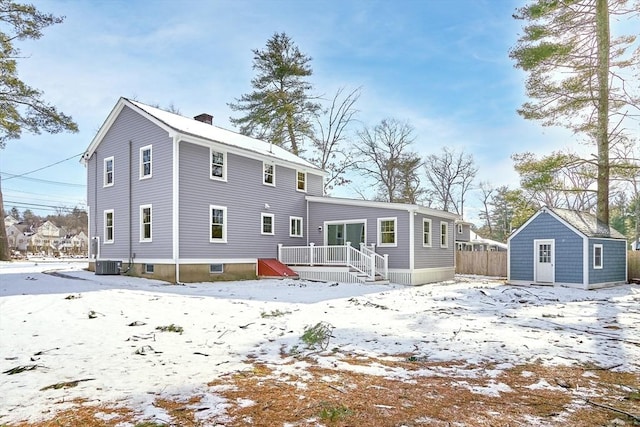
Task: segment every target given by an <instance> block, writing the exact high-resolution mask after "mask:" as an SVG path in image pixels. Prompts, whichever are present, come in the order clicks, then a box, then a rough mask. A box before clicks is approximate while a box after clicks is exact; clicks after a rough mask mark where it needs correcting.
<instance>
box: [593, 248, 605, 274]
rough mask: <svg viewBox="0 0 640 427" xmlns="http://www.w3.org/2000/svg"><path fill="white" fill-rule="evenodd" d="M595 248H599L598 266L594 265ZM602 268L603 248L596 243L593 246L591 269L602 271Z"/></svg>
mask: <svg viewBox="0 0 640 427" xmlns="http://www.w3.org/2000/svg"><path fill="white" fill-rule="evenodd" d="M596 248H600V265H597V264H596ZM603 268H604V247H603V246H602V243H596V244H594V245H593V269H594V270H602V269H603Z"/></svg>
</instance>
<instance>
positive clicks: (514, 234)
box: [507, 206, 589, 244]
mask: <svg viewBox="0 0 640 427" xmlns="http://www.w3.org/2000/svg"><path fill="white" fill-rule="evenodd" d="M543 212H546V213H548V214H550V215H551V216H552V217H554V218H555V219H556V220H558V221H560V223H562V224H563V225H565V226H567V228H568V229H569V230H571V231H573V232H574V233H576V234H577V235H578V236H580V237H581V238H583V239H584V238H588V237H589V236H587V235H586V234H584V233H583V232H582V231H580V230H578V229H577V228H575V227H574V226H573V225H571V224H569V223H568V222H567V221H565V220H564V219H562V218H561V217H559V216H558V215H556V214H555V213H554V212H553V211H552V210H551V209H549V208H547V207H546V206H543V207H541V208H540V210H538V212H536V213H535V214H533V215H532V216H531V218H529V219H528V220H527V221H526V222H525V223H524V224H522V225H521V226H520V227H518V229H517V230H516V231H514V232H513V233H511V235H510V236H509V237H508V238H507V244H508V243H509V240H511V239H513V238H514V237H516V236H517V235H518V233H520V231H521V230H522V229H524V228H526V227H527V226H528V225H529V224H530V223H531V222H532V221H533V220H534V219H536V218H537V217H538V216H539V215H540V214H542V213H543Z"/></svg>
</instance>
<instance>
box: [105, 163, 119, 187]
mask: <svg viewBox="0 0 640 427" xmlns="http://www.w3.org/2000/svg"><path fill="white" fill-rule="evenodd" d="M109 160H111V182H110V183H107V162H108V161H109ZM115 181H116V161H115V159H114V157H113V156H111V157H105V159H104V161H103V177H102V186H103V187H113V183H114V182H115Z"/></svg>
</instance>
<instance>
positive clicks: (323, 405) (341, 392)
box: [16, 357, 640, 427]
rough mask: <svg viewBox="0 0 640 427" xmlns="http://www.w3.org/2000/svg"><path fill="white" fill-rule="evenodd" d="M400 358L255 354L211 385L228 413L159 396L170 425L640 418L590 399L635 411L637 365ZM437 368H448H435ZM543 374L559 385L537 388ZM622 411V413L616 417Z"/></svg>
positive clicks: (87, 415) (88, 407)
mask: <svg viewBox="0 0 640 427" xmlns="http://www.w3.org/2000/svg"><path fill="white" fill-rule="evenodd" d="M397 360H399V361H390V360H388V359H384V360H382V359H371V358H357V357H345V358H344V359H342V361H341V362H343V363H348V364H350V365H360V366H362V365H369V364H371V363H377V364H380V365H383V366H384V367H386V368H387V369H397V368H402V369H404V370H405V371H408V372H409V373H412V375H413V376H411V377H410V378H409V379H406V378H405V379H403V380H400V379H390V378H385V377H382V376H377V375H365V374H361V373H355V372H352V371H350V370H337V369H327V368H321V367H319V366H318V365H317V364H316V365H314V364H312V365H311V366H310V367H309V368H308V369H307V370H306V372H307V375H306V376H305V377H297V376H283V375H280V374H277V373H275V372H274V371H273V370H272V369H271V368H270V367H269V366H266V365H263V364H258V363H248V364H247V369H246V370H244V371H242V372H236V373H233V374H229V375H226V376H224V377H221V378H218V379H216V380H214V381H212V382H211V383H209V384H208V385H209V386H210V387H212V392H215V393H217V394H218V395H220V396H222V397H224V398H225V399H227V403H228V404H229V406H228V408H227V410H226V413H225V414H221V416H220V418H219V419H210V420H207V421H202V420H200V419H198V418H197V416H196V412H197V410H195V409H193V407H194V404H197V403H198V402H199V401H200V399H201V397H198V396H193V397H189V396H184V398H185V399H186V400H181V401H179V402H178V401H172V400H167V399H166V398H164V399H160V398H158V399H156V400H155V402H154V405H155V406H157V407H159V408H162V409H164V411H165V412H166V414H168V415H169V416H170V417H171V420H170V424H167V425H172V426H185V427H192V426H212V425H225V426H247V425H251V426H269V427H271V426H282V425H283V424H285V423H288V424H289V425H293V426H306V425H318V424H320V425H326V426H450V425H466V426H478V427H481V426H492V427H507V426H527V425H531V424H532V421H531V419H532V418H531V417H533V418H536V419H538V423H541V424H542V425H546V426H585V427H588V426H609V425H615V426H625V425H626V426H633V425H634V424H633V422H632V420H631V419H630V418H628V417H625V416H624V415H621V414H617V413H615V412H612V411H609V410H606V409H602V408H598V407H596V406H593V405H590V404H589V403H587V402H586V400H585V399H587V398H589V399H592V400H593V401H595V402H597V403H601V404H606V405H609V406H612V407H615V408H618V409H620V410H623V411H626V412H630V413H634V414H638V412H640V411H639V409H640V401H639V400H637V399H638V391H639V390H638V387H639V386H640V378H639V376H638V375H637V374H631V373H618V372H611V371H609V370H603V369H599V368H596V367H585V366H582V367H545V366H542V365H537V364H533V365H531V364H530V365H521V366H517V367H513V368H510V369H507V370H503V371H496V370H494V366H491V365H486V366H465V367H464V369H463V370H461V369H457V370H451V371H448V370H447V369H448V368H453V367H457V368H460V367H461V366H462V363H456V362H450V363H425V362H421V361H417V360H414V359H408V358H407V357H400V358H399V359H397ZM310 361H312V360H310ZM418 370H420V371H419V372H418ZM429 372H430V374H428V373H429ZM438 372H439V373H440V374H436V373H438ZM443 372H466V373H467V375H465V374H463V373H461V374H459V375H458V376H456V375H444V374H442V373H443ZM425 373H427V374H425ZM469 373H472V374H473V375H469ZM419 374H425V375H428V376H418V375H419ZM541 381H546V382H547V383H549V384H550V385H552V386H553V387H546V388H531V387H530V386H532V385H533V384H538V383H540V382H541ZM497 384H500V385H501V387H502V388H503V391H501V392H500V393H499V395H491V394H488V393H486V392H484V393H482V392H480V391H479V390H487V387H488V386H496V385H497ZM505 385H506V386H508V388H507V387H505ZM472 389H473V390H475V391H476V392H474V391H472ZM634 392H635V394H634ZM101 414H111V416H112V418H109V417H104V416H100V417H96V415H101ZM614 419H618V420H617V421H616V422H615V423H612V421H613V420H614ZM139 420H140V415H139V414H137V413H136V412H134V411H133V410H129V409H125V408H121V407H116V406H113V407H110V406H106V405H100V406H94V405H92V404H90V403H87V402H82V401H78V402H76V407H75V408H73V409H70V410H65V411H62V412H59V413H57V415H56V416H55V417H53V418H52V419H51V420H48V421H43V422H39V423H31V424H29V423H23V424H16V426H17V427H53V426H56V427H60V426H87V427H103V426H104V427H113V426H116V425H118V424H119V423H123V422H125V421H128V422H130V423H132V424H133V425H137V426H139V427H152V426H161V425H163V424H161V423H158V422H157V421H156V422H155V423H151V422H147V423H144V422H142V421H139ZM136 423H138V424H136ZM217 423H218V424H217ZM454 423H459V424H454Z"/></svg>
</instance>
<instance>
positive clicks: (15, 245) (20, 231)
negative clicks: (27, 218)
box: [5, 222, 30, 252]
mask: <svg viewBox="0 0 640 427" xmlns="http://www.w3.org/2000/svg"><path fill="white" fill-rule="evenodd" d="M5 224H6V222H5ZM6 231H7V243H8V244H9V249H10V250H12V251H20V252H26V251H27V245H28V244H29V235H30V234H29V226H28V225H26V224H20V223H18V222H14V223H11V225H9V226H8V227H7V228H6Z"/></svg>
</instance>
